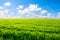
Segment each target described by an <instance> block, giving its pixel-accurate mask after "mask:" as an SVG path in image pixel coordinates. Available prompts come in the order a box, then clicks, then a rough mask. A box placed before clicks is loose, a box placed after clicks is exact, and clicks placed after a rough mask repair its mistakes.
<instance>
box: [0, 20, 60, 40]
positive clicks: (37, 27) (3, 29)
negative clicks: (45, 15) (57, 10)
mask: <svg viewBox="0 0 60 40" xmlns="http://www.w3.org/2000/svg"><path fill="white" fill-rule="evenodd" d="M0 40H60V20H59V19H0Z"/></svg>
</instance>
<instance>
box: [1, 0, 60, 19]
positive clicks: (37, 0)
mask: <svg viewBox="0 0 60 40" xmlns="http://www.w3.org/2000/svg"><path fill="white" fill-rule="evenodd" d="M0 17H3V18H4V17H18V18H19V17H24V18H26V17H27V18H29V17H33V18H38V17H42V18H44V17H47V18H55V17H56V18H60V0H0Z"/></svg>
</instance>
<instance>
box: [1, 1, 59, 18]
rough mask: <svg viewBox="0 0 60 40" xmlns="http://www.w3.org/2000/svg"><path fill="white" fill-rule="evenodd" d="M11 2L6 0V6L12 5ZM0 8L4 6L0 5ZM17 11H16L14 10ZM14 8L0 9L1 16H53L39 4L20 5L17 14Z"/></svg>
mask: <svg viewBox="0 0 60 40" xmlns="http://www.w3.org/2000/svg"><path fill="white" fill-rule="evenodd" d="M10 5H11V3H10V2H6V3H5V6H10ZM0 9H3V7H0ZM14 12H15V11H14ZM14 12H13V11H12V10H9V9H3V10H0V17H4V18H5V17H7V18H12V17H13V18H19V17H25V18H52V17H53V15H52V13H49V12H48V11H47V10H43V9H42V8H39V7H38V5H37V4H30V5H29V6H28V7H26V8H23V5H19V6H18V7H17V10H16V12H17V13H16V14H17V15H15V13H14ZM57 17H59V18H60V12H59V13H58V16H57Z"/></svg>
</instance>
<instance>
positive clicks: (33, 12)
mask: <svg viewBox="0 0 60 40" xmlns="http://www.w3.org/2000/svg"><path fill="white" fill-rule="evenodd" d="M47 12H48V11H46V10H43V9H42V8H39V7H38V5H37V4H30V5H29V6H28V7H26V8H24V9H23V10H21V9H19V10H18V11H17V13H18V14H20V15H24V16H25V17H32V18H34V17H43V16H42V15H43V14H46V13H47Z"/></svg>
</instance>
